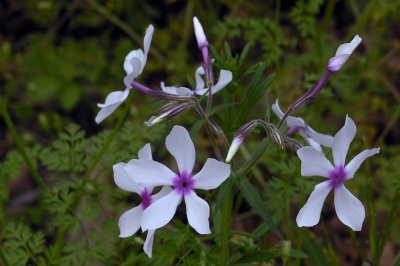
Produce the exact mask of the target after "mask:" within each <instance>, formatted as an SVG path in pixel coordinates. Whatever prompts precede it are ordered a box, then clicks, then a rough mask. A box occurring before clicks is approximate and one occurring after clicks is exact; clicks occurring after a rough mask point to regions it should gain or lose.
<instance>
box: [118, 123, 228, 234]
mask: <svg viewBox="0 0 400 266" xmlns="http://www.w3.org/2000/svg"><path fill="white" fill-rule="evenodd" d="M165 144H166V146H167V150H168V151H169V152H170V153H171V154H172V155H173V156H174V157H175V159H176V162H177V165H178V169H179V173H178V174H177V173H174V172H173V171H171V170H170V169H169V168H168V167H166V166H164V165H163V164H161V163H158V162H156V161H152V160H144V159H139V160H132V161H130V162H129V163H128V164H127V165H126V167H125V170H126V171H127V172H129V173H135V177H134V180H135V181H136V182H137V183H138V184H140V185H142V186H150V187H154V186H172V187H173V190H172V191H171V192H170V193H169V194H168V195H167V196H165V197H163V198H162V199H160V200H158V201H157V202H154V203H153V204H151V205H150V206H149V207H148V208H147V209H146V210H145V211H144V212H143V216H142V229H143V230H155V229H157V228H160V227H162V226H164V225H166V224H167V223H168V222H169V221H170V220H171V219H172V217H173V216H174V214H175V212H176V209H177V207H178V205H179V204H180V203H181V202H182V200H184V201H185V205H186V214H187V218H188V222H189V224H190V225H191V226H192V227H193V228H194V229H195V230H196V231H197V232H198V233H199V234H209V233H210V232H211V231H210V226H209V221H208V218H209V215H210V207H209V205H208V204H207V202H206V201H204V200H203V199H201V198H200V197H199V196H197V194H196V192H195V189H205V190H209V189H214V188H217V187H218V186H219V185H220V184H221V183H222V182H224V181H225V180H226V179H227V178H228V177H229V175H230V165H229V164H225V163H223V162H220V161H217V160H215V159H211V158H209V159H207V161H206V163H205V165H204V167H203V169H202V170H200V172H198V173H197V174H193V173H192V171H193V167H194V163H195V157H196V155H195V148H194V145H193V142H192V140H191V139H190V136H189V133H188V131H187V130H186V129H185V128H184V127H181V126H174V127H173V129H172V131H171V133H170V134H169V135H168V136H167V138H166V141H165Z"/></svg>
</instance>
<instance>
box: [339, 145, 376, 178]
mask: <svg viewBox="0 0 400 266" xmlns="http://www.w3.org/2000/svg"><path fill="white" fill-rule="evenodd" d="M379 151H380V149H379V148H374V149H371V150H365V151H362V152H360V153H359V154H357V156H356V157H354V158H353V160H351V161H350V162H349V163H348V164H347V165H346V168H345V169H346V173H347V178H346V179H351V178H353V176H354V173H355V172H356V171H357V169H358V168H359V167H360V165H361V164H362V163H363V162H364V160H365V159H367V158H368V157H371V156H373V155H375V154H378V153H379Z"/></svg>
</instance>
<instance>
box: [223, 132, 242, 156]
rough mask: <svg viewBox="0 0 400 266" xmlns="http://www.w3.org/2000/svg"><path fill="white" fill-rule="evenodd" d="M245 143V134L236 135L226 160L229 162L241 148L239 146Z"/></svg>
mask: <svg viewBox="0 0 400 266" xmlns="http://www.w3.org/2000/svg"><path fill="white" fill-rule="evenodd" d="M242 143H243V136H242V135H239V136H236V137H235V138H234V139H233V141H232V144H231V146H230V147H229V151H228V155H227V156H226V159H225V162H226V163H229V162H230V161H231V160H232V157H233V156H234V155H235V154H236V152H237V150H238V149H239V146H240V145H241V144H242Z"/></svg>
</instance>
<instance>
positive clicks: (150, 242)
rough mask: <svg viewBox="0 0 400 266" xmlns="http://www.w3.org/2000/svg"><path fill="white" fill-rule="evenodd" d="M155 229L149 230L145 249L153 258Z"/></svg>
mask: <svg viewBox="0 0 400 266" xmlns="http://www.w3.org/2000/svg"><path fill="white" fill-rule="evenodd" d="M154 233H155V230H149V231H147V236H146V241H144V245H143V251H144V252H145V253H146V254H147V256H149V258H151V257H152V256H153V241H154Z"/></svg>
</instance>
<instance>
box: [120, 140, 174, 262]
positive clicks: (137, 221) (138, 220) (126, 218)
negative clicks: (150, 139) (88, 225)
mask: <svg viewBox="0 0 400 266" xmlns="http://www.w3.org/2000/svg"><path fill="white" fill-rule="evenodd" d="M138 155H139V156H138V157H139V159H143V160H152V155H151V147H150V144H146V145H145V146H144V147H143V148H142V149H141V150H140V151H139V154H138ZM125 166H126V163H118V164H115V165H114V166H113V170H114V182H115V184H117V186H118V187H120V188H121V189H123V190H125V191H129V192H134V193H137V194H139V195H140V197H141V199H142V202H141V204H140V205H139V206H136V207H134V208H132V209H130V210H128V211H126V212H125V213H123V214H122V215H121V217H120V218H119V221H118V226H119V229H120V235H119V237H122V238H124V237H129V236H131V235H133V234H135V233H136V232H137V230H139V228H140V227H141V224H142V216H143V212H144V211H145V210H146V209H147V208H148V207H149V206H151V204H153V203H154V202H157V200H159V199H160V198H162V197H163V196H165V195H167V194H169V193H170V192H171V188H170V187H168V186H165V187H163V188H162V189H161V191H160V192H158V193H157V194H155V195H152V192H153V188H152V187H143V186H140V185H138V184H137V183H136V182H135V181H134V180H133V177H132V174H134V173H128V172H126V171H125ZM142 230H143V228H142ZM143 231H145V230H143ZM154 232H155V230H149V231H148V232H147V237H146V241H145V242H144V245H143V250H144V251H145V252H146V254H147V255H148V256H149V257H151V256H152V250H153V239H154Z"/></svg>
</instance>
